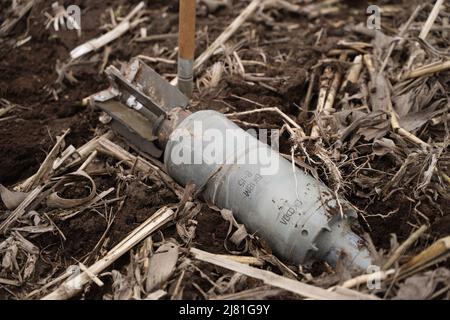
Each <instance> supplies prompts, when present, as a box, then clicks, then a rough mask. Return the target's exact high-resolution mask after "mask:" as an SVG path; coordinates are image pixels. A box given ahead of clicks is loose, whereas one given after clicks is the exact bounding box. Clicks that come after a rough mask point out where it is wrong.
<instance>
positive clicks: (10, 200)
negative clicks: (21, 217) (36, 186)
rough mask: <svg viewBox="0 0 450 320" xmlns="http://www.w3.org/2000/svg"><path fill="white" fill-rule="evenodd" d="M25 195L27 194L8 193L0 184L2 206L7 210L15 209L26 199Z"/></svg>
mask: <svg viewBox="0 0 450 320" xmlns="http://www.w3.org/2000/svg"><path fill="white" fill-rule="evenodd" d="M27 195H28V193H26V192H16V191H10V190H9V189H8V188H5V187H4V186H3V185H2V184H0V196H1V198H2V201H3V204H4V205H5V207H6V208H8V209H9V210H14V209H16V208H17V207H18V206H19V204H21V203H22V201H23V200H24V199H25V198H26V197H27Z"/></svg>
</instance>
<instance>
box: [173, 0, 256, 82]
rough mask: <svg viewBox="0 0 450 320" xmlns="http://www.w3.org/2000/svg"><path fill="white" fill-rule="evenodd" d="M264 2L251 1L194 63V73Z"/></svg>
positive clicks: (174, 80)
mask: <svg viewBox="0 0 450 320" xmlns="http://www.w3.org/2000/svg"><path fill="white" fill-rule="evenodd" d="M263 2H264V0H252V2H250V3H249V5H248V6H247V7H246V8H245V9H244V10H243V11H242V12H241V13H240V14H239V16H237V17H236V19H234V21H233V22H232V23H231V24H230V25H229V26H228V27H227V28H226V29H225V30H224V31H223V32H222V33H221V34H220V36H219V37H217V39H216V40H215V41H214V42H213V43H212V44H211V45H210V46H209V47H208V49H206V50H205V51H204V52H203V53H202V54H201V55H200V56H199V57H198V58H197V59H196V60H195V62H194V71H197V70H198V69H200V67H201V66H202V65H203V64H204V63H205V62H206V61H208V60H209V58H211V56H212V55H213V54H214V52H216V50H217V49H219V48H220V46H222V45H223V44H224V43H225V42H227V41H228V39H230V37H231V36H232V35H233V34H234V33H235V32H236V31H237V30H238V29H239V28H240V27H241V26H242V24H244V22H245V21H247V19H248V18H249V17H250V16H251V15H252V14H253V13H254V12H255V11H256V9H258V8H259V7H260V6H261V4H262V3H263ZM177 79H178V78H175V79H173V80H172V81H171V82H170V83H171V84H172V85H176V84H177Z"/></svg>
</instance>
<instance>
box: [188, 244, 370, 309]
mask: <svg viewBox="0 0 450 320" xmlns="http://www.w3.org/2000/svg"><path fill="white" fill-rule="evenodd" d="M191 253H192V254H193V255H194V257H195V258H196V259H198V260H200V261H204V262H208V263H212V264H214V265H217V266H220V267H222V268H226V269H228V270H232V271H235V272H239V273H242V274H244V275H246V276H249V277H252V278H255V279H259V280H262V281H264V283H266V284H268V285H271V286H273V287H277V288H281V289H284V290H287V291H290V292H293V293H296V294H298V295H301V296H303V297H306V298H312V299H319V300H330V299H331V300H341V299H345V300H347V299H349V298H350V297H349V296H348V295H343V294H339V293H336V292H331V291H328V290H325V289H322V288H319V287H315V286H312V285H309V284H305V283H302V282H299V281H296V280H293V279H289V278H285V277H282V276H279V275H277V274H275V273H273V272H270V271H267V270H261V269H257V268H253V267H250V266H248V265H245V264H242V263H239V262H236V261H233V260H231V259H229V258H226V257H223V256H220V255H217V254H212V253H208V252H205V251H202V250H199V249H196V248H192V249H191ZM358 296H359V297H360V298H363V297H365V298H366V299H376V297H373V296H369V295H363V294H359V293H358Z"/></svg>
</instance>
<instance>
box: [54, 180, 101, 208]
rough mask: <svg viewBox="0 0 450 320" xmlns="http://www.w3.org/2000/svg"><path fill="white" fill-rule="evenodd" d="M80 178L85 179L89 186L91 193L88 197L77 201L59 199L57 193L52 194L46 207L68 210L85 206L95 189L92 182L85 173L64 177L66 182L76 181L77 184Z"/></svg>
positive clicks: (93, 194)
mask: <svg viewBox="0 0 450 320" xmlns="http://www.w3.org/2000/svg"><path fill="white" fill-rule="evenodd" d="M80 177H81V178H83V179H87V180H88V181H89V183H90V185H91V187H90V190H91V191H90V193H89V195H88V196H86V197H83V198H78V199H66V198H62V197H60V196H59V195H58V193H57V192H53V193H52V194H51V195H50V196H49V197H48V199H47V206H48V207H50V208H58V209H70V208H75V207H78V206H81V205H83V204H86V203H87V202H89V201H91V200H92V199H94V197H95V194H96V191H97V189H96V186H95V182H94V180H92V178H91V177H90V176H89V175H88V174H87V173H85V172H83V171H77V172H73V173H70V174H68V175H67V176H66V179H67V182H70V181H77V182H78V183H79V180H80Z"/></svg>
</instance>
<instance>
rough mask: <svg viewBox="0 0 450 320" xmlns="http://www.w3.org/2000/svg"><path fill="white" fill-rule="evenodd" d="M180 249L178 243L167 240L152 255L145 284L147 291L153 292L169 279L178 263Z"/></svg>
mask: <svg viewBox="0 0 450 320" xmlns="http://www.w3.org/2000/svg"><path fill="white" fill-rule="evenodd" d="M178 251H179V248H178V245H176V244H174V243H172V242H166V243H164V244H162V245H161V246H160V247H159V248H158V250H156V252H155V253H154V254H153V255H152V256H151V258H150V266H149V268H148V273H147V281H146V284H145V288H146V290H147V292H151V291H152V290H153V289H155V288H156V287H158V286H160V285H161V284H162V283H164V282H165V281H166V280H167V279H169V277H170V275H171V274H172V272H173V271H174V269H175V265H176V264H177V260H178Z"/></svg>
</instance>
